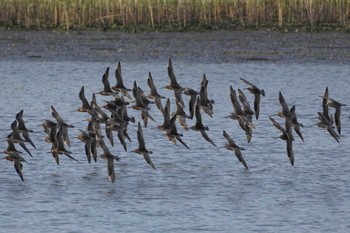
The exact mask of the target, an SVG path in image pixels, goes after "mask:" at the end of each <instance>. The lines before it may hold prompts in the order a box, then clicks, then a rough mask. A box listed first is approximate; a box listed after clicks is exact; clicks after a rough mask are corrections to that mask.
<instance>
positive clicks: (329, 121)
mask: <svg viewBox="0 0 350 233" xmlns="http://www.w3.org/2000/svg"><path fill="white" fill-rule="evenodd" d="M318 119H319V120H320V122H318V123H317V125H318V126H319V127H322V128H326V129H327V131H328V133H329V134H330V135H331V136H332V137H333V138H334V139H335V140H336V141H337V142H338V143H339V139H340V136H339V134H338V133H337V132H336V131H335V130H334V126H333V123H334V120H333V116H332V115H331V116H328V118H327V117H326V116H325V115H324V113H323V112H318Z"/></svg>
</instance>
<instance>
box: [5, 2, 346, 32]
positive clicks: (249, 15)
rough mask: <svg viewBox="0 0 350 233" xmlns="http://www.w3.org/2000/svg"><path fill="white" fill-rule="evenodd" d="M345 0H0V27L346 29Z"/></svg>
mask: <svg viewBox="0 0 350 233" xmlns="http://www.w3.org/2000/svg"><path fill="white" fill-rule="evenodd" d="M349 14H350V0H2V1H0V25H3V26H9V27H12V26H19V27H24V28H63V29H67V30H69V29H71V28H84V27H98V28H114V27H123V28H137V27H140V26H143V27H146V28H149V30H152V29H155V28H157V29H166V30H178V29H181V28H195V27H197V28H198V27H203V28H222V27H233V26H238V25H239V26H243V27H252V26H253V27H259V26H279V27H283V26H307V27H309V28H310V29H314V28H317V27H323V26H325V25H331V26H336V27H342V28H344V29H348V27H349Z"/></svg>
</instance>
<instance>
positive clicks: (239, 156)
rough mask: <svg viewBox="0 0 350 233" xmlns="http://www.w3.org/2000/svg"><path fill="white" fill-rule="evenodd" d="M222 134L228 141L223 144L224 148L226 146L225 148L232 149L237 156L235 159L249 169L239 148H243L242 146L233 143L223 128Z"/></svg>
mask: <svg viewBox="0 0 350 233" xmlns="http://www.w3.org/2000/svg"><path fill="white" fill-rule="evenodd" d="M223 135H224V137H225V138H226V140H227V142H228V143H227V144H226V145H225V148H226V149H227V150H232V151H234V152H235V155H236V157H237V159H238V161H239V162H241V163H242V164H243V166H244V167H245V168H246V169H247V170H249V168H248V165H247V163H246V162H245V160H244V158H243V156H242V152H241V150H244V148H242V147H239V146H237V144H236V143H235V141H234V140H233V139H232V138H231V137H230V136H229V135H228V134H227V133H226V131H225V130H223Z"/></svg>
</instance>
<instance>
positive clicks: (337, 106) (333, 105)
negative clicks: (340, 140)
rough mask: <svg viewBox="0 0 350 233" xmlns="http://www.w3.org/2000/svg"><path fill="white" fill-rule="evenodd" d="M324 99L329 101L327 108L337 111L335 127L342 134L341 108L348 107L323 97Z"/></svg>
mask: <svg viewBox="0 0 350 233" xmlns="http://www.w3.org/2000/svg"><path fill="white" fill-rule="evenodd" d="M323 98H324V99H326V100H327V102H326V104H327V106H329V107H331V108H334V109H335V113H334V122H335V125H336V127H337V131H338V133H339V134H340V131H341V122H340V112H341V107H342V106H346V105H345V104H342V103H340V102H338V101H336V100H334V99H332V98H329V97H323Z"/></svg>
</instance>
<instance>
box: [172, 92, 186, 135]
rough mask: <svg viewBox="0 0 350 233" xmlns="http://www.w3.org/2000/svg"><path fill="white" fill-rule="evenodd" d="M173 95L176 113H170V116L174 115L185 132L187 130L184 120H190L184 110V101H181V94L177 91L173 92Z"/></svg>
mask: <svg viewBox="0 0 350 233" xmlns="http://www.w3.org/2000/svg"><path fill="white" fill-rule="evenodd" d="M174 94H175V105H176V111H175V112H173V113H172V115H174V114H176V115H177V118H178V119H179V123H180V125H181V126H182V128H184V129H185V130H186V131H187V130H188V127H187V123H186V118H190V116H187V114H186V113H185V110H184V101H183V99H182V94H181V92H179V91H174Z"/></svg>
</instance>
